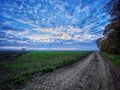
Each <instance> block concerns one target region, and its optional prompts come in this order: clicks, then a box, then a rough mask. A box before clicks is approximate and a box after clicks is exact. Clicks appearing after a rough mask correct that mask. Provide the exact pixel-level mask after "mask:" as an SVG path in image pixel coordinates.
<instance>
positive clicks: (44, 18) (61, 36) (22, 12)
mask: <svg viewBox="0 0 120 90" xmlns="http://www.w3.org/2000/svg"><path fill="white" fill-rule="evenodd" d="M108 2H109V0H0V49H21V48H26V49H29V50H98V48H97V45H96V43H95V41H96V40H97V39H98V38H100V37H102V33H103V30H104V28H105V26H106V25H107V24H109V19H110V16H109V14H108V13H107V12H106V10H105V8H104V7H105V5H106V4H107V3H108Z"/></svg>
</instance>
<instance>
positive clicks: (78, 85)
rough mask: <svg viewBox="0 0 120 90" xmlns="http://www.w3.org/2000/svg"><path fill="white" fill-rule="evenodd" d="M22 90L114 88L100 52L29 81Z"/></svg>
mask: <svg viewBox="0 0 120 90" xmlns="http://www.w3.org/2000/svg"><path fill="white" fill-rule="evenodd" d="M22 90H114V89H113V87H112V83H111V76H110V73H109V68H108V66H107V65H106V64H105V63H104V61H103V58H102V57H101V56H100V54H99V53H92V54H91V55H89V56H88V57H86V58H84V59H83V60H81V61H79V62H77V63H75V64H73V65H70V66H68V67H63V68H60V69H57V70H55V71H53V72H50V73H46V74H43V75H39V74H38V75H37V76H36V77H34V78H33V79H32V80H31V81H29V82H27V83H26V85H25V87H24V88H22Z"/></svg>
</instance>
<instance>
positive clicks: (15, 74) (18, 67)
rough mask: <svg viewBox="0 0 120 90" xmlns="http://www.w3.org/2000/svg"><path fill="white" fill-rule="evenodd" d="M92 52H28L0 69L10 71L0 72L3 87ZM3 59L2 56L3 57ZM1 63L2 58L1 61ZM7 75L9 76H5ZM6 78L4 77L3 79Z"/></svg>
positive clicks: (70, 62) (23, 80)
mask: <svg viewBox="0 0 120 90" xmlns="http://www.w3.org/2000/svg"><path fill="white" fill-rule="evenodd" d="M88 54H90V52H80V51H34V52H29V53H26V54H24V55H22V56H20V57H19V58H17V59H16V60H14V61H11V62H8V63H6V62H5V63H4V64H7V65H5V66H4V65H3V66H2V65H1V67H0V69H1V70H2V71H3V70H9V73H8V72H6V74H5V72H4V74H3V72H2V71H1V72H0V76H1V78H0V79H1V80H0V81H1V82H0V84H1V85H0V86H1V87H2V88H4V89H5V88H7V89H8V88H11V87H15V86H17V85H20V84H23V83H24V82H25V81H27V80H28V79H30V78H31V77H32V76H33V75H34V74H36V73H40V74H43V73H46V72H51V71H53V70H55V69H57V68H59V67H62V66H66V65H70V64H73V63H74V62H77V61H79V60H81V59H82V58H83V57H85V56H87V55H88ZM1 59H2V57H1ZM0 62H1V63H3V62H4V61H3V62H2V60H1V61H0ZM3 75H5V76H6V75H7V76H6V77H7V78H4V77H5V76H3ZM3 78H4V79H3Z"/></svg>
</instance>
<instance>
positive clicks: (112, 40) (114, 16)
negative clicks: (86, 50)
mask: <svg viewBox="0 0 120 90" xmlns="http://www.w3.org/2000/svg"><path fill="white" fill-rule="evenodd" d="M105 8H106V10H107V11H108V12H109V14H110V16H111V19H110V24H109V25H107V26H106V27H105V30H104V33H103V37H102V38H100V39H98V40H97V44H98V46H99V48H100V50H101V51H104V52H109V53H114V54H120V0H111V1H110V2H109V3H108V4H107V5H106V6H105Z"/></svg>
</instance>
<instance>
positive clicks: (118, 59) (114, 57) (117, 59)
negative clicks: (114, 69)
mask: <svg viewBox="0 0 120 90" xmlns="http://www.w3.org/2000/svg"><path fill="white" fill-rule="evenodd" d="M102 54H103V55H105V56H106V57H107V58H108V59H109V60H110V61H112V62H113V63H114V64H115V65H117V66H118V67H120V55H116V54H110V53H105V52H102Z"/></svg>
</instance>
